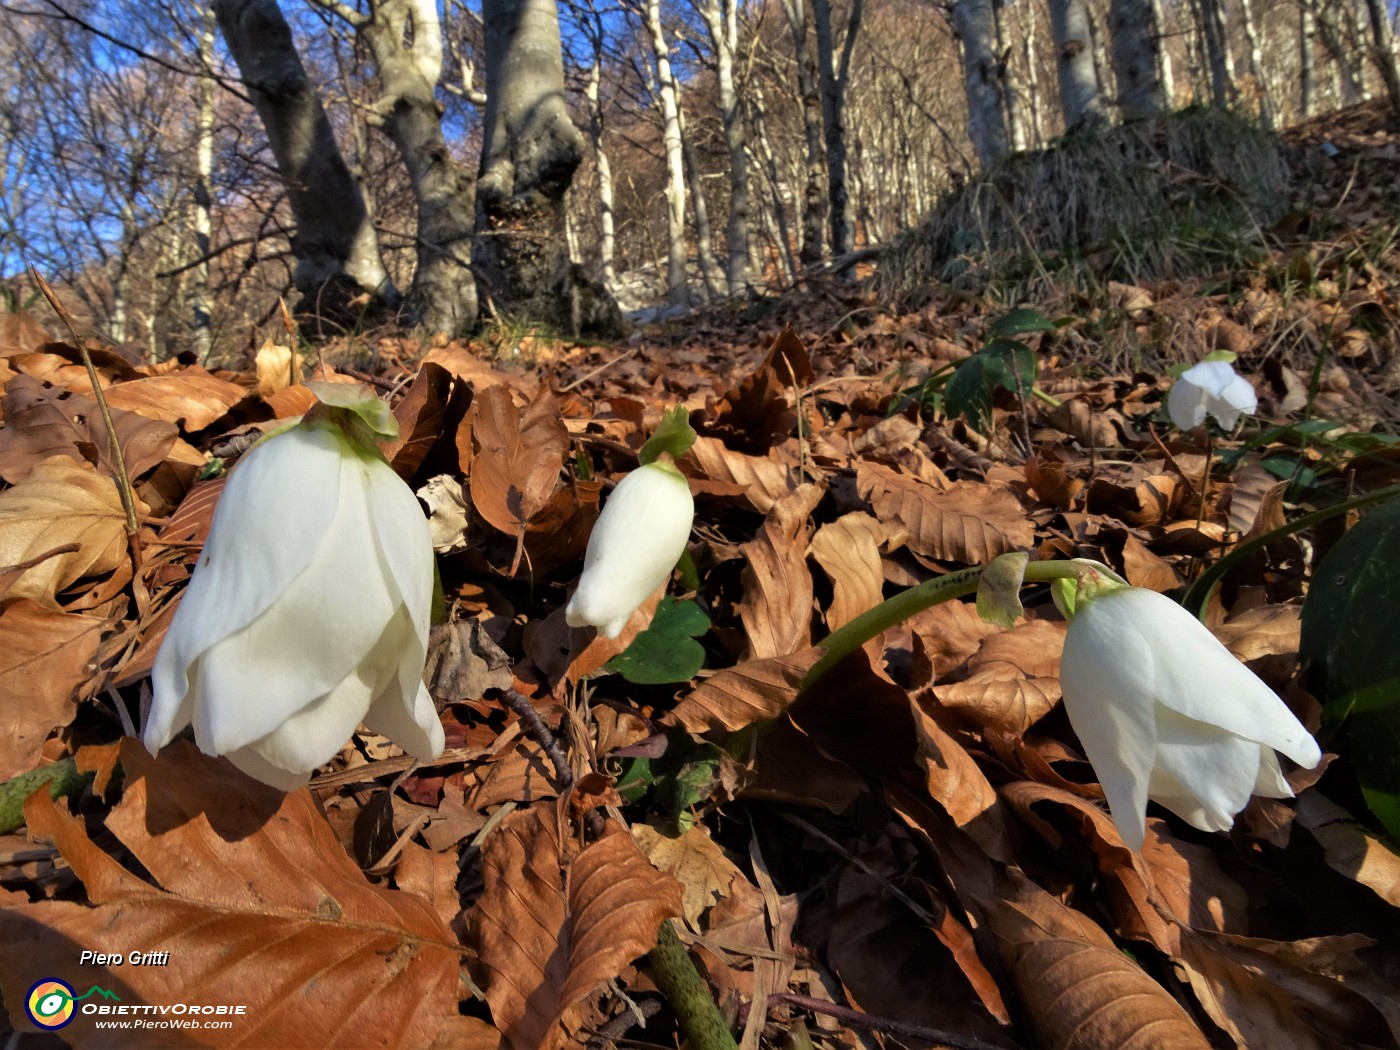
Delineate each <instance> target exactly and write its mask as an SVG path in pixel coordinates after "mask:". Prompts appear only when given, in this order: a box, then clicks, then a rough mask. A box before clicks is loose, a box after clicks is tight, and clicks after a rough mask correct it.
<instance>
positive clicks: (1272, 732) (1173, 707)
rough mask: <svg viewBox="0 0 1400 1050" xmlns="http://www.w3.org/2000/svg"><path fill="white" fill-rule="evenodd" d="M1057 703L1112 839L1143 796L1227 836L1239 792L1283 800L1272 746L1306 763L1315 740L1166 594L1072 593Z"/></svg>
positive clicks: (1135, 832)
mask: <svg viewBox="0 0 1400 1050" xmlns="http://www.w3.org/2000/svg"><path fill="white" fill-rule="evenodd" d="M1060 686H1061V689H1062V690H1063V693H1064V703H1065V710H1066V712H1067V713H1068V714H1069V720H1070V723H1071V724H1072V725H1073V726H1074V731H1075V733H1077V734H1078V736H1079V739H1080V742H1081V743H1082V744H1083V745H1084V751H1085V754H1086V755H1087V756H1088V759H1089V761H1090V762H1091V763H1092V764H1093V766H1094V770H1095V772H1096V773H1097V774H1098V777H1099V782H1100V783H1101V784H1102V785H1103V790H1104V794H1105V796H1107V798H1108V808H1109V811H1110V813H1111V814H1112V815H1113V822H1114V824H1116V825H1117V827H1118V833H1119V834H1120V835H1121V836H1122V838H1123V841H1124V843H1126V844H1127V845H1128V846H1129V847H1130V848H1132V849H1140V848H1141V847H1142V843H1143V837H1144V835H1145V833H1146V809H1147V801H1148V799H1151V800H1152V801H1154V802H1157V803H1159V804H1160V805H1162V806H1165V807H1166V808H1167V809H1169V810H1171V811H1172V812H1173V813H1175V814H1176V815H1177V816H1179V817H1181V818H1182V819H1183V820H1185V821H1186V822H1187V823H1188V824H1190V825H1192V826H1193V827H1197V828H1200V829H1201V830H1202V831H1228V830H1229V829H1230V827H1231V825H1232V824H1233V823H1234V819H1235V815H1236V814H1237V813H1239V812H1240V810H1242V809H1244V807H1245V806H1246V805H1247V804H1248V802H1249V797H1250V796H1251V795H1263V796H1264V797H1266V798H1291V797H1292V795H1293V792H1292V790H1290V788H1289V787H1288V784H1287V783H1286V782H1285V780H1284V779H1283V774H1282V772H1281V771H1280V769H1279V764H1278V757H1277V756H1276V755H1275V754H1274V752H1275V751H1281V752H1283V753H1284V754H1285V755H1287V756H1288V757H1289V758H1291V759H1292V760H1293V761H1294V762H1296V763H1298V765H1300V766H1303V767H1305V768H1308V769H1311V768H1313V767H1314V766H1316V765H1317V764H1318V762H1320V761H1321V760H1322V752H1321V750H1320V749H1319V748H1318V746H1317V742H1316V741H1315V740H1313V738H1312V736H1311V735H1310V734H1309V733H1308V731H1307V730H1306V729H1304V728H1303V726H1302V724H1301V723H1300V722H1299V721H1298V720H1297V719H1296V718H1295V717H1293V714H1292V712H1290V711H1289V710H1288V708H1287V707H1285V706H1284V704H1283V701H1281V700H1280V699H1279V698H1278V696H1277V695H1276V694H1275V693H1274V691H1273V690H1272V689H1270V688H1269V687H1268V686H1267V685H1265V684H1264V683H1263V682H1262V681H1260V680H1259V678H1258V677H1256V676H1255V674H1254V673H1253V672H1252V671H1250V670H1249V668H1247V667H1245V665H1244V664H1242V663H1240V662H1239V661H1238V660H1237V659H1235V657H1234V656H1233V655H1232V654H1231V653H1230V651H1229V650H1228V649H1226V648H1225V646H1224V645H1222V644H1221V643H1220V642H1219V641H1218V640H1217V639H1216V638H1215V636H1214V635H1212V634H1211V633H1210V631H1208V630H1207V629H1206V628H1205V626H1204V625H1202V624H1201V623H1200V621H1199V620H1197V619H1196V618H1195V617H1194V616H1192V615H1191V614H1190V613H1189V612H1187V611H1186V610H1185V609H1183V608H1182V607H1181V606H1180V605H1178V604H1177V603H1176V602H1174V601H1172V600H1171V599H1170V598H1168V597H1166V595H1163V594H1158V593H1157V592H1155V591H1148V590H1143V589H1141V588H1138V587H1127V586H1116V587H1115V586H1113V585H1112V584H1108V585H1106V586H1105V587H1104V588H1103V589H1101V590H1099V591H1097V593H1096V594H1095V593H1093V592H1090V593H1081V595H1080V597H1079V601H1078V604H1077V606H1076V608H1075V609H1074V612H1073V617H1072V619H1071V620H1070V625H1069V632H1068V634H1067V635H1066V636H1065V646H1064V654H1063V656H1062V658H1061V662H1060Z"/></svg>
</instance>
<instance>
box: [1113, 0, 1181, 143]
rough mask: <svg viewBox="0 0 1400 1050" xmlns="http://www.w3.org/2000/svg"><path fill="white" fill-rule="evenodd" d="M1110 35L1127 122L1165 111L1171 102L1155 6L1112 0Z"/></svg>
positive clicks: (1121, 108)
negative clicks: (1163, 75) (1164, 72)
mask: <svg viewBox="0 0 1400 1050" xmlns="http://www.w3.org/2000/svg"><path fill="white" fill-rule="evenodd" d="M1108 32H1109V36H1110V37H1111V38H1112V41H1113V44H1112V46H1113V73H1114V76H1115V78H1116V79H1117V81H1118V108H1119V111H1120V112H1121V113H1122V114H1123V119H1124V120H1138V119H1141V118H1143V117H1150V116H1152V115H1153V114H1154V113H1159V112H1161V111H1162V110H1163V109H1165V108H1166V107H1167V104H1168V100H1167V97H1166V90H1165V85H1164V84H1163V83H1162V78H1161V69H1162V56H1161V51H1162V38H1161V24H1160V22H1159V21H1158V19H1157V18H1156V12H1155V11H1154V5H1153V4H1152V3H1151V2H1149V0H1109V5H1108Z"/></svg>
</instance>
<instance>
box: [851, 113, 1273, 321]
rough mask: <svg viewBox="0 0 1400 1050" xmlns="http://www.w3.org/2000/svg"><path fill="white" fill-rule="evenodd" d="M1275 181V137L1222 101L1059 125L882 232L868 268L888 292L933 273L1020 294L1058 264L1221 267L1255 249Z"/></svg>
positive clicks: (1083, 271) (1153, 273) (1124, 268)
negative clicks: (900, 228) (1057, 132)
mask: <svg viewBox="0 0 1400 1050" xmlns="http://www.w3.org/2000/svg"><path fill="white" fill-rule="evenodd" d="M1285 180H1286V169H1285V167H1284V163H1283V160H1282V157H1281V155H1280V150H1279V145H1278V140H1277V138H1276V136H1274V135H1272V134H1270V133H1269V132H1266V131H1264V130H1263V129H1261V128H1260V127H1258V126H1257V125H1255V124H1253V123H1251V122H1250V121H1248V120H1246V119H1244V118H1242V117H1240V116H1238V115H1235V114H1233V113H1229V112H1227V111H1223V110H1218V109H1209V108H1199V107H1198V108H1193V109H1189V110H1184V111H1182V112H1180V113H1173V114H1169V115H1165V116H1162V117H1159V118H1155V119H1153V120H1146V121H1136V122H1134V123H1131V124H1125V125H1122V126H1119V127H1112V128H1108V129H1105V130H1103V131H1100V132H1096V133H1091V134H1086V135H1075V136H1069V137H1066V138H1064V139H1062V140H1060V141H1059V142H1057V143H1056V144H1055V145H1054V146H1053V147H1050V148H1048V149H1044V150H1039V151H1036V152H1033V153H1022V154H1017V155H1015V156H1012V157H1008V158H1007V159H1006V160H1004V161H1002V162H1001V163H999V164H997V165H995V166H994V167H992V168H991V169H989V170H988V171H985V172H983V173H981V174H979V175H978V176H977V177H976V178H974V179H973V180H972V181H970V182H968V183H967V184H966V185H964V186H963V187H961V188H960V189H958V190H956V191H954V192H953V193H952V194H950V195H949V196H948V197H947V198H945V200H944V201H943V203H942V204H941V205H940V206H939V207H938V209H937V210H936V211H935V212H934V214H933V215H932V216H930V217H929V218H928V219H927V220H926V221H925V222H924V223H923V224H922V225H921V226H919V227H917V228H916V229H914V230H911V231H909V232H908V233H906V234H905V235H903V236H902V237H900V238H898V239H896V241H895V242H894V243H892V244H891V246H890V247H889V249H888V250H887V251H886V252H885V253H884V254H883V256H882V258H881V263H880V266H879V272H878V275H877V278H876V280H877V281H878V283H879V287H880V291H881V292H882V293H884V294H887V295H890V296H892V297H897V296H902V295H905V294H907V293H908V292H910V291H912V290H913V289H915V288H918V287H919V286H921V285H926V284H928V283H930V282H933V281H948V282H954V283H956V284H958V285H960V286H965V287H968V288H969V289H972V290H977V291H983V290H987V289H988V288H989V286H991V285H995V284H1002V285H1006V286H1010V287H1008V288H1007V291H1009V292H1013V293H1015V294H1019V295H1026V294H1031V293H1034V292H1037V291H1039V292H1043V291H1046V290H1047V288H1046V286H1047V285H1053V284H1056V283H1061V282H1063V281H1064V280H1065V278H1066V277H1070V278H1071V279H1074V278H1077V277H1084V278H1092V279H1097V280H1107V279H1112V280H1118V281H1129V282H1138V281H1146V280H1153V279H1157V278H1162V277H1185V276H1189V275H1193V274H1199V273H1203V272H1210V271H1212V270H1217V269H1221V268H1226V267H1231V266H1235V265H1239V264H1242V263H1245V262H1247V261H1248V260H1249V259H1250V258H1251V257H1252V256H1253V255H1255V254H1257V253H1258V252H1260V251H1261V250H1262V249H1263V248H1264V244H1263V234H1262V230H1261V228H1262V227H1266V226H1268V225H1270V224H1271V223H1272V222H1273V221H1275V220H1276V219H1278V218H1279V216H1280V215H1281V214H1282V213H1283V210H1284V209H1285V208H1286V194H1285V193H1284V188H1285ZM1066 271H1069V273H1068V274H1067V273H1066Z"/></svg>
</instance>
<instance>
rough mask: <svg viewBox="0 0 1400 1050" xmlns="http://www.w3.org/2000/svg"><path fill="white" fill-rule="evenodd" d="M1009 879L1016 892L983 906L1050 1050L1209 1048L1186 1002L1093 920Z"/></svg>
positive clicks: (1028, 1010) (1024, 1002) (1027, 884)
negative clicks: (1164, 987)
mask: <svg viewBox="0 0 1400 1050" xmlns="http://www.w3.org/2000/svg"><path fill="white" fill-rule="evenodd" d="M1008 875H1011V876H1012V877H1013V882H1014V883H1015V885H1014V887H1013V888H1012V889H1011V890H1010V892H1007V893H1005V894H1003V895H1002V898H1001V899H998V898H983V899H982V900H981V902H980V903H981V905H982V908H983V912H984V914H985V915H986V916H987V919H988V922H989V923H990V925H991V927H992V930H993V932H994V933H995V934H996V937H997V941H998V942H999V944H1000V946H1001V953H1002V957H1003V958H1004V959H1005V961H1006V965H1007V967H1008V968H1009V969H1010V970H1011V973H1012V976H1013V978H1014V980H1015V982H1016V986H1017V989H1018V990H1019V991H1020V993H1021V1003H1022V1005H1023V1006H1024V1008H1025V1010H1026V1013H1027V1015H1028V1016H1029V1018H1030V1022H1031V1027H1032V1028H1033V1029H1034V1031H1035V1034H1036V1036H1037V1038H1038V1039H1039V1041H1040V1045H1041V1046H1042V1047H1044V1048H1045V1050H1105V1048H1106V1047H1113V1048H1114V1050H1209V1047H1210V1043H1209V1042H1207V1040H1206V1038H1205V1036H1204V1035H1202V1034H1201V1031H1200V1029H1199V1028H1197V1027H1196V1026H1195V1025H1194V1024H1193V1023H1192V1022H1191V1018H1190V1017H1189V1016H1188V1015H1187V1013H1186V1011H1185V1010H1183V1009H1182V1008H1181V1006H1180V1004H1178V1003H1177V1002H1176V1000H1175V999H1173V998H1172V997H1171V996H1170V995H1168V994H1167V992H1166V990H1165V989H1163V988H1162V986H1161V985H1159V984H1158V983H1157V982H1156V981H1154V980H1152V978H1151V977H1149V976H1148V975H1147V974H1146V973H1144V972H1143V971H1142V970H1141V969H1140V968H1139V967H1138V965H1137V964H1136V963H1134V962H1133V961H1132V960H1131V959H1129V958H1128V957H1127V956H1125V955H1124V954H1123V953H1122V952H1120V951H1119V950H1118V947H1117V946H1116V945H1115V944H1114V943H1113V941H1112V940H1111V939H1110V938H1109V936H1108V935H1107V934H1106V933H1104V932H1103V930H1101V929H1100V928H1099V927H1098V926H1097V925H1095V924H1094V922H1093V921H1092V920H1091V919H1090V918H1089V917H1088V916H1087V915H1084V914H1083V913H1081V912H1078V911H1074V910H1073V909H1071V908H1067V907H1065V906H1064V905H1063V904H1061V903H1060V902H1059V901H1057V900H1056V899H1055V898H1054V897H1051V896H1050V895H1049V894H1048V893H1046V892H1045V891H1044V890H1041V889H1040V888H1039V887H1037V886H1035V885H1034V884H1033V883H1032V882H1031V881H1030V880H1029V879H1027V878H1026V877H1025V876H1023V875H1018V874H1016V873H1015V869H1009V870H1008ZM1259 1045H1260V1046H1264V1045H1268V1044H1262V1043H1261V1044H1259Z"/></svg>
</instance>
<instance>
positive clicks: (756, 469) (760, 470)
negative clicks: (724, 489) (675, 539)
mask: <svg viewBox="0 0 1400 1050" xmlns="http://www.w3.org/2000/svg"><path fill="white" fill-rule="evenodd" d="M687 459H688V461H690V462H693V463H694V464H695V465H696V466H697V467H698V468H699V469H700V471H701V472H702V473H703V474H704V476H705V477H706V478H709V479H710V480H711V481H717V482H722V483H726V484H731V485H735V486H738V488H739V490H740V491H741V492H742V494H743V498H744V499H746V500H747V501H748V502H749V504H750V506H752V507H753V508H754V510H756V511H758V512H759V513H760V514H767V513H768V511H769V510H771V509H772V507H773V504H774V503H775V502H777V501H778V500H779V499H781V498H782V497H783V496H785V495H787V494H788V493H789V492H791V491H792V490H793V489H794V488H795V487H796V484H797V482H796V481H795V480H794V478H793V472H792V471H790V470H789V469H788V468H787V467H785V466H783V465H782V464H780V463H777V462H776V461H774V460H773V459H771V458H769V457H768V456H750V455H746V454H745V453H743V452H735V451H734V450H733V449H731V448H729V447H727V446H726V445H725V444H724V442H723V441H721V440H720V439H719V438H713V437H703V436H702V437H700V438H697V439H696V441H695V444H693V445H691V446H690V452H689V454H688V456H687ZM695 488H696V491H697V492H704V491H705V483H704V482H703V481H697V482H696V485H695Z"/></svg>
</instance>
